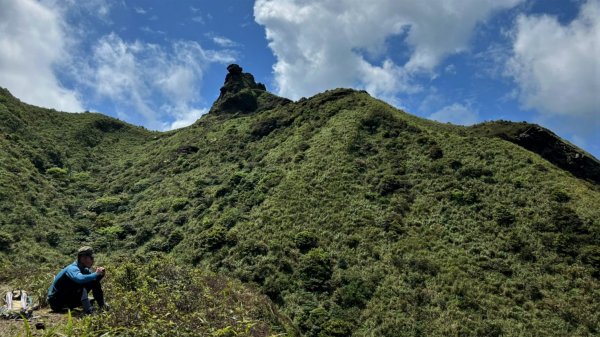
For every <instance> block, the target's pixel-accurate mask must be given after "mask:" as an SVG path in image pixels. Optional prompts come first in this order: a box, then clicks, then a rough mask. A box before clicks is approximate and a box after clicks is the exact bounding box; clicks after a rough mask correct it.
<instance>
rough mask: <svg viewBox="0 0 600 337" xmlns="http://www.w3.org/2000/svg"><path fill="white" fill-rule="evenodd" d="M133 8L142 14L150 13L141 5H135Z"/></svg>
mask: <svg viewBox="0 0 600 337" xmlns="http://www.w3.org/2000/svg"><path fill="white" fill-rule="evenodd" d="M133 10H134V11H135V12H136V13H138V14H140V15H145V14H146V13H148V12H147V11H146V10H145V9H143V8H141V7H133Z"/></svg>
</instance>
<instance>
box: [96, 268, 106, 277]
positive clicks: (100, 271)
mask: <svg viewBox="0 0 600 337" xmlns="http://www.w3.org/2000/svg"><path fill="white" fill-rule="evenodd" d="M96 274H98V275H101V276H104V274H106V271H105V270H104V267H98V268H96Z"/></svg>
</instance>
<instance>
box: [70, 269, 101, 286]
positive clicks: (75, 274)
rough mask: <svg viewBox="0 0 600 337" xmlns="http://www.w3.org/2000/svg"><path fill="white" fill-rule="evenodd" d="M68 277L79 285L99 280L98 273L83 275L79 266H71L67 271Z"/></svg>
mask: <svg viewBox="0 0 600 337" xmlns="http://www.w3.org/2000/svg"><path fill="white" fill-rule="evenodd" d="M67 276H68V277H69V278H70V279H71V280H73V282H75V283H78V284H84V283H88V282H92V281H96V280H97V279H98V274H96V273H91V274H87V275H86V274H83V273H81V270H79V267H77V266H69V268H68V269H67Z"/></svg>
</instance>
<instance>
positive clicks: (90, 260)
mask: <svg viewBox="0 0 600 337" xmlns="http://www.w3.org/2000/svg"><path fill="white" fill-rule="evenodd" d="M77 261H79V263H81V264H83V265H84V266H86V267H87V268H90V267H92V266H93V265H94V249H93V248H92V247H90V246H83V247H81V248H79V250H77Z"/></svg>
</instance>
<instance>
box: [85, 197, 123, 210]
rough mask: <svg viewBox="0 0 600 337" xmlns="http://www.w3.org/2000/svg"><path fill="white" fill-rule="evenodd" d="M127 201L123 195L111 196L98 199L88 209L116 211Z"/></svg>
mask: <svg viewBox="0 0 600 337" xmlns="http://www.w3.org/2000/svg"><path fill="white" fill-rule="evenodd" d="M126 203H127V202H126V200H124V199H123V198H121V197H116V196H109V197H102V198H98V199H96V200H95V201H94V202H92V203H91V204H90V205H89V206H88V210H90V211H92V212H96V213H103V212H116V211H118V210H119V207H120V206H122V205H125V204H126Z"/></svg>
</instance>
